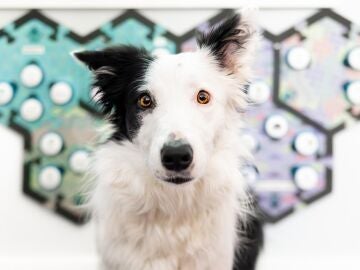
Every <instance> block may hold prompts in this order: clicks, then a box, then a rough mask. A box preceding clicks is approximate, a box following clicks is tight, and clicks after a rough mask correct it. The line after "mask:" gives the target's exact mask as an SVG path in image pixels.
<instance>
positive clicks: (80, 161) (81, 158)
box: [69, 150, 89, 173]
mask: <svg viewBox="0 0 360 270" xmlns="http://www.w3.org/2000/svg"><path fill="white" fill-rule="evenodd" d="M69 163H70V168H71V169H72V170H73V171H74V172H76V173H84V172H85V171H86V170H87V169H88V166H89V152H88V151H86V150H78V151H75V152H74V153H72V154H71V156H70V160H69Z"/></svg>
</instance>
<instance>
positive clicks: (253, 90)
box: [248, 81, 271, 104]
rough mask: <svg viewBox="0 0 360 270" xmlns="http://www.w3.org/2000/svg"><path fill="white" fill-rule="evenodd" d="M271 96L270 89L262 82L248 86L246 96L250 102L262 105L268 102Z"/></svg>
mask: <svg viewBox="0 0 360 270" xmlns="http://www.w3.org/2000/svg"><path fill="white" fill-rule="evenodd" d="M270 94H271V90H270V87H269V86H268V85H267V84H266V83H265V82H263V81H257V82H254V83H252V84H250V86H249V89H248V96H249V99H250V101H251V102H254V103H256V104H262V103H264V102H266V101H268V100H269V98H270Z"/></svg>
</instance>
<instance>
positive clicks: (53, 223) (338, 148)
mask: <svg viewBox="0 0 360 270" xmlns="http://www.w3.org/2000/svg"><path fill="white" fill-rule="evenodd" d="M346 3H347V5H346V6H345V5H344V6H343V7H342V8H341V7H340V8H339V9H337V11H340V12H341V13H342V14H343V15H345V16H347V17H349V18H351V19H353V20H359V21H358V23H360V17H359V16H358V14H359V13H360V2H359V1H353V2H352V1H348V2H346ZM24 12H25V11H24V10H13V11H5V10H2V11H0V27H1V26H2V25H4V24H5V23H7V22H9V21H10V20H12V19H14V18H16V17H18V16H20V15H21V14H23V13H24ZM79 12H80V15H79ZM312 12H313V10H297V11H291V12H289V11H286V12H285V11H281V12H280V11H276V10H267V11H262V12H261V14H260V20H261V24H262V25H263V26H266V27H267V28H269V30H271V31H273V32H281V31H282V30H284V29H285V28H287V27H288V26H291V25H292V24H293V23H294V22H297V21H299V20H301V19H302V18H304V17H306V16H308V15H309V14H311V13H312ZM94 13H97V16H94ZM143 13H144V15H146V16H148V17H150V18H151V19H152V20H154V21H157V22H159V23H161V24H163V25H164V26H165V27H168V28H169V29H170V30H172V31H173V32H175V33H177V34H181V33H184V32H186V31H187V30H188V29H190V28H192V27H193V26H194V25H196V24H197V23H198V22H199V21H202V20H204V19H206V18H208V17H210V16H212V15H213V14H214V11H213V10H196V11H191V12H190V11H179V12H167V11H165V10H164V11H156V10H148V11H145V12H143ZM46 14H47V15H48V16H50V17H52V18H54V19H55V20H61V22H62V23H63V24H65V25H67V26H69V27H71V28H73V29H74V30H75V31H77V32H81V33H82V34H85V33H86V32H90V31H91V30H93V29H95V28H97V27H98V26H99V25H101V24H102V23H103V22H104V21H107V20H109V19H111V18H113V17H115V16H116V15H117V12H114V11H111V10H107V11H92V12H91V13H89V11H78V12H77V15H76V18H77V21H78V23H74V21H73V18H74V17H73V16H72V11H71V10H68V11H65V10H57V11H54V10H48V11H46ZM94 18H96V19H94ZM185 22H186V23H185ZM358 138H360V124H358V125H355V126H354V127H353V128H351V129H347V130H346V131H344V132H342V133H341V134H338V135H337V136H336V138H335V161H334V166H335V168H334V169H335V176H334V178H335V179H334V191H333V192H332V194H331V195H329V196H327V197H326V198H324V199H322V200H320V201H318V202H316V203H314V204H313V205H312V206H311V207H309V208H307V209H304V210H303V211H298V212H297V213H296V214H294V215H292V216H290V217H288V218H286V219H285V220H284V221H281V222H280V223H278V224H276V225H268V226H267V227H266V248H265V252H264V254H263V255H262V257H261V260H260V264H259V270H275V269H276V270H282V269H284V270H285V269H287V270H289V269H291V270H296V269H309V270H312V269H327V270H330V269H339V268H340V267H342V268H343V269H345V268H346V269H347V270H352V269H354V270H359V269H360V233H359V228H360V211H359V210H358V206H360V196H359V192H358V190H359V189H360V170H359V153H360V140H359V139H358ZM21 157H22V140H21V138H20V137H19V136H17V135H16V134H15V133H13V132H11V131H9V130H8V129H5V128H3V127H0V269H4V270H13V269H27V270H28V269H37V270H42V269H44V270H45V269H47V270H51V269H67V270H73V269H74V270H75V269H87V270H92V269H96V267H95V266H96V252H95V245H94V241H93V238H94V237H93V225H92V224H89V225H86V226H84V227H76V226H74V225H72V224H70V223H68V222H67V221H64V220H62V219H61V218H59V217H57V216H56V215H54V214H53V213H49V212H47V211H46V210H44V209H42V208H41V207H39V206H38V205H37V204H36V203H35V202H33V201H32V200H29V199H28V198H27V197H25V196H23V194H22V192H21V162H20V160H21Z"/></svg>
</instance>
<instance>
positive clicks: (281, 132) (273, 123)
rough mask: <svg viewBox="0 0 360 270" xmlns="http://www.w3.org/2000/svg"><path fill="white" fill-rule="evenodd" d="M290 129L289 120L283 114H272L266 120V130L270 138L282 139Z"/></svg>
mask: <svg viewBox="0 0 360 270" xmlns="http://www.w3.org/2000/svg"><path fill="white" fill-rule="evenodd" d="M288 130H289V124H288V121H287V120H286V119H285V117H283V116H282V115H272V116H270V117H269V118H268V119H267V120H266V122H265V132H266V134H267V135H268V136H269V137H270V138H273V139H281V138H283V137H285V136H286V134H287V132H288Z"/></svg>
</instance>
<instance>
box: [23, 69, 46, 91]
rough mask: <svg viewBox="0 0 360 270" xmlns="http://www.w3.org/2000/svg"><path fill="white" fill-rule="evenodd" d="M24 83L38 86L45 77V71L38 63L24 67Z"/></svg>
mask: <svg viewBox="0 0 360 270" xmlns="http://www.w3.org/2000/svg"><path fill="white" fill-rule="evenodd" d="M20 78H21V81H22V83H23V84H24V85H25V86H26V87H29V88H33V87H36V86H38V85H39V84H40V83H41V81H42V79H43V72H42V70H41V68H40V67H39V66H38V65H35V64H31V65H27V66H26V67H24V69H23V70H22V71H21V75H20Z"/></svg>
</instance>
